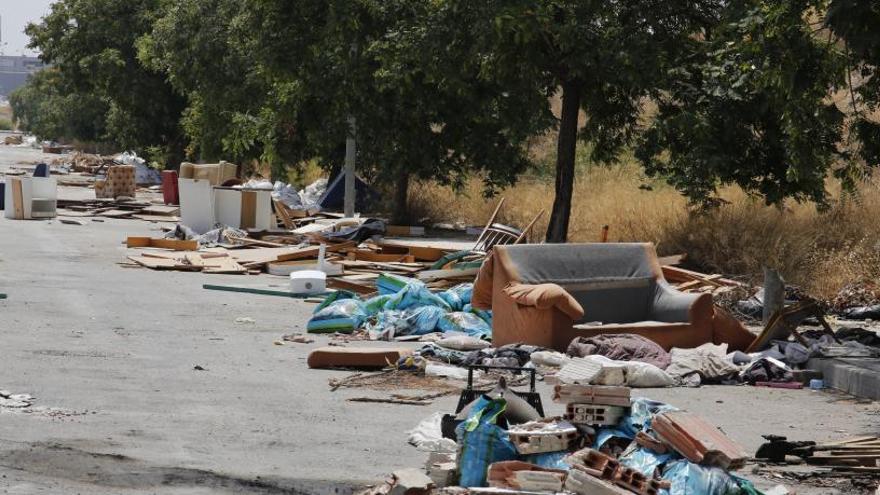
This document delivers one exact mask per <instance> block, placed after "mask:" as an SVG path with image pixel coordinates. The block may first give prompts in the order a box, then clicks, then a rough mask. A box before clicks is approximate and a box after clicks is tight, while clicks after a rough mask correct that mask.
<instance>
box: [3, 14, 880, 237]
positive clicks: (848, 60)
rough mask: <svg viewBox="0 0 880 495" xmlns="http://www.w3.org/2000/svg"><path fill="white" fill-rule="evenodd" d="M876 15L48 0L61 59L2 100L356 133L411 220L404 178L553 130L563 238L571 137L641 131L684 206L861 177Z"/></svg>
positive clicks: (260, 146)
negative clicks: (736, 191)
mask: <svg viewBox="0 0 880 495" xmlns="http://www.w3.org/2000/svg"><path fill="white" fill-rule="evenodd" d="M878 23H880V5H878V4H877V2H876V1H873V0H783V1H770V0H732V1H731V0H668V1H662V2H658V1H656V0H629V1H620V0H611V1H608V0H603V1H600V0H587V1H584V0H540V1H537V0H531V1H527V0H513V1H509V0H507V1H501V0H487V1H483V2H471V1H467V0H387V1H382V2H377V1H374V0H302V1H297V2H287V1H284V0H59V1H58V2H55V3H54V4H53V7H52V9H51V11H50V13H49V14H48V15H47V16H46V17H45V18H44V19H43V20H42V21H41V22H39V23H36V24H33V25H31V26H29V27H28V28H27V32H28V34H29V35H30V36H31V46H32V48H34V49H37V50H39V51H40V52H41V56H42V57H43V59H44V60H45V61H46V62H48V63H50V64H52V69H50V70H47V71H45V72H44V73H41V74H39V75H38V76H36V77H34V78H33V79H32V80H31V82H30V83H29V84H28V86H26V87H25V88H23V89H22V90H20V91H19V92H17V93H16V95H15V96H14V97H13V99H12V102H13V105H14V107H15V113H16V116H17V118H18V119H19V121H20V123H21V125H22V126H23V127H25V128H27V129H29V130H32V131H33V132H36V133H37V134H39V135H40V136H41V137H46V138H50V137H63V138H69V139H88V140H96V139H97V140H105V141H109V142H112V143H115V144H117V145H119V146H121V147H126V148H134V149H136V150H140V151H143V150H147V149H158V150H161V151H162V154H163V155H164V156H165V157H166V159H165V160H163V161H164V162H166V163H167V164H169V165H171V166H175V165H176V164H177V163H178V162H179V161H180V160H181V159H182V158H183V156H184V154H186V155H188V156H189V157H190V158H193V159H203V160H216V159H220V158H225V159H232V160H237V161H240V160H249V159H259V160H262V161H264V162H267V163H269V164H271V165H272V167H273V170H274V174H275V175H277V176H283V175H284V171H285V169H286V168H287V167H290V166H295V165H296V164H298V163H301V162H303V161H304V160H317V161H319V162H320V163H322V164H324V165H325V166H327V167H328V168H331V169H333V168H338V167H339V165H340V164H341V161H342V156H343V150H344V142H345V139H346V137H348V136H349V135H351V134H352V133H354V135H355V136H356V139H357V146H358V166H359V172H360V173H361V174H362V175H364V176H366V177H367V178H369V179H372V180H373V181H374V182H375V183H377V184H386V185H392V184H393V185H394V187H390V188H393V189H396V195H395V196H396V198H397V200H396V206H395V208H394V209H393V212H394V213H395V216H396V217H397V219H398V220H401V221H403V220H406V204H407V201H406V200H407V193H408V185H409V183H410V181H411V180H413V179H415V180H435V181H438V182H440V183H443V184H451V185H461V184H463V183H464V181H465V179H467V178H468V177H470V176H473V175H475V174H476V175H478V176H479V177H481V178H482V179H483V180H484V183H485V185H486V192H487V193H491V192H493V191H494V190H497V188H499V187H503V186H506V185H508V184H511V183H512V182H514V181H515V180H516V178H517V176H518V175H520V174H521V173H522V172H523V171H525V170H526V169H527V168H528V167H529V166H530V165H531V163H530V160H529V155H528V150H527V143H528V142H529V140H530V139H532V138H534V137H535V136H539V135H544V134H546V133H548V132H556V135H557V136H558V138H557V143H556V144H557V153H556V196H555V200H554V204H553V212H552V215H551V219H550V225H549V228H548V232H547V236H546V238H547V240H548V241H551V242H563V241H565V240H566V239H567V234H568V223H569V216H570V211H571V203H572V198H571V195H572V186H573V183H574V181H575V178H576V177H575V174H576V169H575V151H576V148H577V143H578V140H581V141H583V142H588V143H589V144H590V147H589V149H590V150H591V160H593V161H594V162H597V163H610V162H613V161H615V160H616V159H617V158H618V157H619V156H620V153H621V152H622V151H624V150H632V151H634V152H635V156H636V157H637V158H638V159H639V160H640V162H641V163H642V164H643V165H644V167H645V170H646V172H647V173H648V174H651V175H654V176H656V177H659V178H662V179H665V180H667V181H668V182H669V183H670V184H672V185H673V186H675V187H676V188H677V189H678V190H680V191H681V192H682V193H683V194H685V195H686V196H688V198H690V200H691V201H692V203H693V204H695V205H701V206H707V205H712V204H715V203H716V202H717V200H718V199H717V192H718V190H719V188H720V187H721V186H724V185H727V184H735V185H738V186H740V187H742V188H743V189H744V190H745V191H747V192H749V193H751V194H754V195H756V196H760V197H762V198H763V199H765V200H766V201H767V202H768V203H780V202H782V201H784V200H785V199H787V198H794V199H795V200H799V201H814V202H817V203H819V204H824V203H825V202H826V201H827V199H828V195H827V193H826V191H825V181H826V178H827V177H828V176H829V174H831V175H834V176H836V177H838V178H839V179H840V180H842V181H843V184H844V186H847V187H849V186H852V185H853V183H854V180H855V178H856V177H857V176H858V173H859V171H860V170H862V167H863V166H864V165H865V164H867V165H869V166H875V165H878V164H880V119H878V118H877V117H876V116H877V115H878V112H880V78H878V77H877V76H878V74H877V71H878V67H880V34H878V33H880V31H878V30H877V29H876V26H877V25H878ZM840 92H845V93H846V94H847V95H848V96H849V98H850V100H851V105H850V107H851V108H849V109H847V108H842V107H841V105H840V102H839V101H835V98H834V95H836V94H840ZM553 97H559V98H561V101H562V110H561V114H560V115H558V116H555V115H554V114H553V113H552V112H551V98H553ZM835 103H836V104H835ZM352 124H354V125H352Z"/></svg>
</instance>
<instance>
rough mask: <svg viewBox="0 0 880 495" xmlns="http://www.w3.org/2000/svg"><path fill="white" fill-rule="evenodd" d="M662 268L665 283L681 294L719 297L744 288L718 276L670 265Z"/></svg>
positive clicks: (737, 283) (735, 282)
mask: <svg viewBox="0 0 880 495" xmlns="http://www.w3.org/2000/svg"><path fill="white" fill-rule="evenodd" d="M662 268H663V277H664V278H666V281H667V282H669V283H670V284H672V285H673V286H674V287H675V288H676V289H677V290H679V291H681V292H708V293H711V294H712V295H719V294H723V293H724V292H728V291H730V290H733V289H735V288H739V287H743V286H744V284H742V283H740V282H737V281H736V280H730V279H728V278H724V277H723V276H721V275H718V274H711V275H709V274H705V273H700V272H695V271H692V270H685V269H684V268H679V267H677V266H672V265H665V266H663V267H662Z"/></svg>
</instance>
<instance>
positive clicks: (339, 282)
mask: <svg viewBox="0 0 880 495" xmlns="http://www.w3.org/2000/svg"><path fill="white" fill-rule="evenodd" d="M327 288H329V289H337V290H349V291H352V292H354V293H355V294H360V295H362V296H365V295H367V294H372V293H374V292H376V286H375V285H367V284H364V283H358V282H354V281H352V280H346V278H345V277H332V278H328V279H327Z"/></svg>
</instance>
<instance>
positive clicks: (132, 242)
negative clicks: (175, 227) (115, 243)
mask: <svg viewBox="0 0 880 495" xmlns="http://www.w3.org/2000/svg"><path fill="white" fill-rule="evenodd" d="M125 244H126V246H128V247H130V248H133V247H141V248H143V247H154V248H162V249H172V250H174V251H198V250H199V241H196V240H190V241H182V240H179V239H161V238H153V237H134V236H132V237H129V238H128V239H126V241H125Z"/></svg>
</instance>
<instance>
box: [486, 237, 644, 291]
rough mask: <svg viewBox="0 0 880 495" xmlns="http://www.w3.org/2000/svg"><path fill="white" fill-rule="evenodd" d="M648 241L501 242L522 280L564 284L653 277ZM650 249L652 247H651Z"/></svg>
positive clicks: (532, 282)
mask: <svg viewBox="0 0 880 495" xmlns="http://www.w3.org/2000/svg"><path fill="white" fill-rule="evenodd" d="M649 248H650V245H649V244H644V243H613V244H612V243H607V244H521V245H516V246H504V247H503V248H502V250H501V251H502V252H503V254H504V255H505V256H507V257H508V258H509V259H510V261H511V262H512V264H513V266H514V268H515V270H516V272H517V273H516V274H514V277H515V278H517V280H518V281H519V282H522V283H524V284H541V283H555V284H559V285H565V284H568V283H576V282H580V281H584V280H592V279H603V278H605V279H608V278H612V279H613V278H641V277H656V275H657V273H656V271H655V263H656V260H655V259H654V258H653V256H651V255H649V254H648V253H649V251H648V249H649ZM650 252H651V253H653V250H651V251H650Z"/></svg>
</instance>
